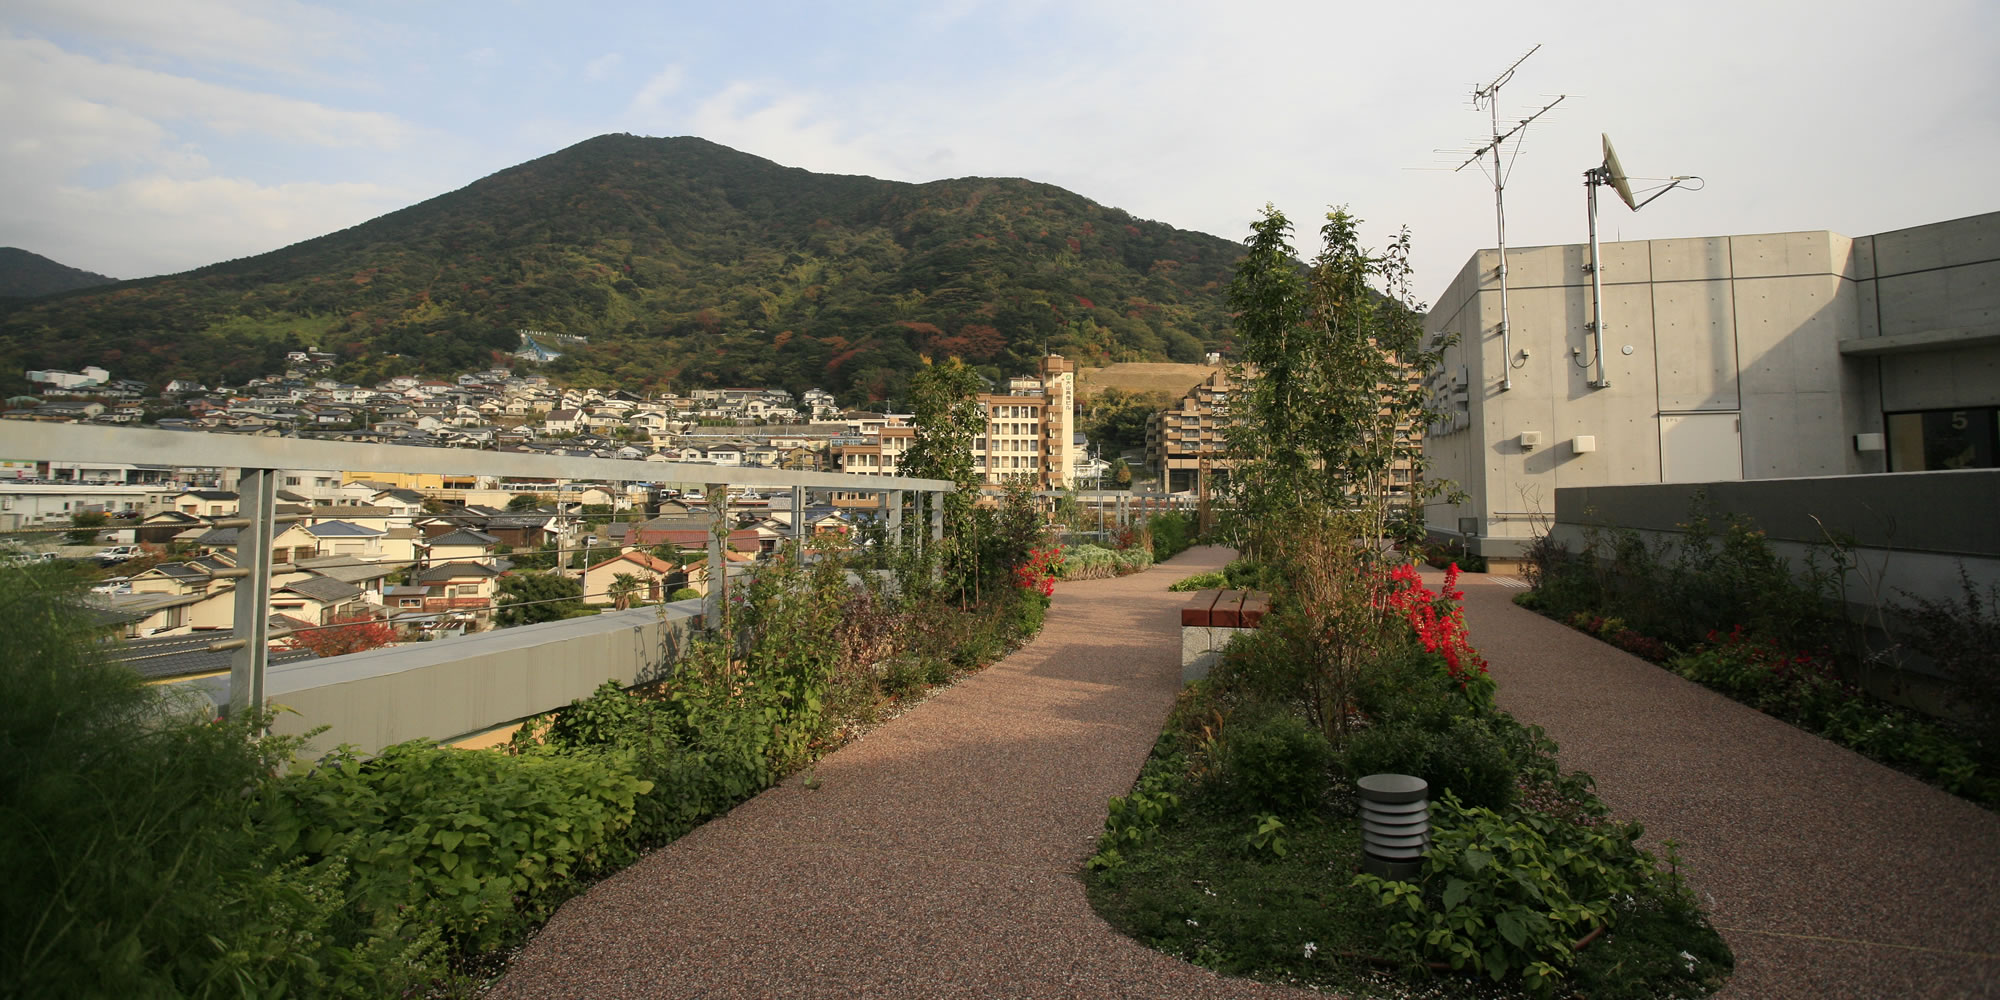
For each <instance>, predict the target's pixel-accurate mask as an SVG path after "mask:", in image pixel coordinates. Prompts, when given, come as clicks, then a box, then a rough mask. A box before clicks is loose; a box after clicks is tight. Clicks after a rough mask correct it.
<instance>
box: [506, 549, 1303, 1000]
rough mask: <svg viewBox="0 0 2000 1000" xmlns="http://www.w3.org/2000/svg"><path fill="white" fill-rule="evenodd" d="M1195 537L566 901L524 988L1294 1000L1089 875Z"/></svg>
mask: <svg viewBox="0 0 2000 1000" xmlns="http://www.w3.org/2000/svg"><path fill="white" fill-rule="evenodd" d="M1229 555H1230V553H1229V552H1228V550H1226V549H1219V548H1197V549H1194V550H1191V551H1189V552H1187V553H1184V554H1182V555H1181V556H1179V557H1177V558H1175V559H1173V560H1171V561H1170V562H1168V563H1166V564H1164V565H1162V566H1157V567H1154V568H1153V569H1151V570H1148V571H1147V572H1144V573H1139V574H1135V575H1132V576H1128V577H1122V578H1119V579H1113V580H1093V581H1085V582H1078V583H1064V584H1060V585H1058V587H1057V589H1056V596H1055V603H1054V605H1053V606H1052V607H1051V608H1050V610H1049V616H1048V622H1047V625H1046V626H1045V628H1044V629H1043V632H1042V634H1041V635H1040V636H1039V637H1038V638H1037V639H1036V640H1035V641H1034V642H1032V643H1030V644H1029V645H1027V646H1026V647H1024V648H1022V649H1020V650H1019V651H1017V652H1015V653H1014V654H1013V655H1012V656H1009V657H1008V658H1006V659H1005V660H1003V661H1001V662H1000V663H997V664H995V665H994V666H992V667H989V668H988V669H986V670H985V671H982V672H980V673H978V674H975V675H973V676H971V677H969V678H967V679H966V680H965V681H963V682H962V683H960V684H958V685H957V686H954V687H952V688H950V689H947V690H945V691H942V692H940V693H939V694H938V695H937V696H936V697H934V698H932V699H931V700H930V701H928V702H926V703H924V704H923V705H920V706H918V707H917V708H915V709H913V710H912V711H910V712H909V713H908V714H906V715H904V716H903V717H901V718H899V719H897V720H895V721H893V722H891V723H889V724H888V725H885V726H883V727H882V728H880V729H877V730H875V731H874V732H872V733H870V734H868V735H867V736H866V737H865V738H863V739H861V740H860V741H858V742H856V743H854V744H852V745H850V746H848V747H846V748H844V749H842V750H840V751H839V752H838V753H835V754H833V755H832V756H830V757H828V758H826V759H825V760H823V761H821V762H820V764H819V765H818V768H817V776H818V779H819V781H820V787H819V788H818V789H816V790H815V789H807V788H805V787H804V786H803V785H802V784H801V783H800V782H799V781H798V780H797V779H794V780H792V781H789V782H787V783H785V784H784V785H782V786H780V787H778V788H774V789H772V790H770V791H768V792H765V793H764V794H762V795H760V796H758V797H756V798H755V799H752V800H751V801H749V802H746V803H744V804H743V805H741V806H739V807H737V808H736V809H735V810H734V811H732V812H731V813H729V814H728V815H727V816H724V817H722V818H720V819H717V820H714V821H712V822H710V823H708V824H707V825H705V826H703V827H701V828H700V829H698V830H696V831H694V832H693V833H690V834H689V835H687V836H686V837H683V838H681V839H680V840H678V841H676V842H674V843H673V844H670V845H668V846H667V847H665V848H662V849H661V850H658V851H655V852H654V853H652V854H651V855H649V856H647V857H646V858H645V859H643V860H641V861H640V862H639V863H638V864H636V865H634V866H632V867H631V868H628V869H626V870H625V871H624V872H622V873H620V874H618V875H617V876H615V877H613V878H611V879H609V880H607V881H605V882H604V883H602V884H600V885H598V886H596V887H595V888H593V889H592V890H591V891H589V892H588V893H586V894H584V895H583V896H581V897H579V898H577V899H574V900H572V901H570V902H569V903H568V904H566V905H565V906H563V907H562V909H561V910H560V911H559V912H557V914H556V915H555V918H554V919H552V920H551V921H550V922H549V924H548V926H547V927H546V928H545V929H544V930H543V931H542V933H541V934H540V935H539V936H537V937H536V938H535V939H534V941H533V942H531V943H530V944H529V945H528V947H527V948H526V949H525V950H524V951H523V953H522V954H521V956H520V957H519V958H518V959H517V960H516V961H515V962H514V964H513V966H512V967H511V968H510V970H509V971H508V974H507V976H506V978H505V979H503V980H502V981H501V982H500V983H499V984H498V985H497V986H496V987H495V988H494V989H493V990H492V992H491V994H490V995H491V996H492V997H495V998H506V1000H511V998H517V997H574V998H585V997H589V998H609V997H703V998H721V997H870V998H888V997H912V998H918V997H921V998H932V997H1036V998H1041V997H1079V998H1084V997H1134V998H1139V997H1145V998H1176V997H1190V998H1192V997H1285V996H1303V995H1305V994H1301V993H1298V992H1296V991H1292V990H1286V989H1280V988H1275V987H1266V986H1260V985H1258V984H1255V983H1250V982H1246V981H1242V980H1230V979H1223V978H1221V977H1218V976H1216V975H1214V974H1213V973H1210V972H1208V971H1207V970H1204V969H1200V968H1197V967H1195V966H1192V965H1188V964H1186V963H1184V962H1180V961H1177V960H1175V959H1172V958H1168V957H1167V956H1165V955H1161V954H1159V953H1157V952H1154V951H1151V950H1149V949H1147V948H1144V947H1142V946H1140V945H1139V944H1137V943H1135V942H1133V941H1131V940H1130V939H1128V938H1126V937H1124V936H1123V935H1120V934H1118V933H1117V932H1116V931H1113V930H1112V929H1111V928H1110V927H1109V926H1108V925H1106V924H1105V923H1104V922H1103V921H1102V920H1100V919H1098V917H1097V915H1096V914H1095V912H1093V911H1092V910H1091V908H1090V903H1089V900H1087V899H1086V898H1085V896H1084V891H1083V885H1082V883H1081V882H1080V881H1079V880H1078V879H1077V877H1076V872H1077V871H1078V870H1079V869H1080V868H1081V867H1082V864H1083V861H1084V859H1086V858H1088V857H1089V856H1090V853H1091V852H1092V850H1093V849H1094V847H1093V844H1094V842H1095V840H1096V837H1097V834H1098V832H1099V831H1100V830H1101V829H1102V827H1103V823H1104V801H1105V799H1106V798H1107V797H1108V796H1111V795H1118V794H1123V793H1124V792H1125V791H1126V790H1128V789H1129V788H1130V787H1131V784H1132V781H1133V780H1134V779H1135V778H1136V777H1137V776H1138V773H1139V767H1140V765H1141V764H1142V763H1144V761H1145V759H1146V755H1147V754H1148V753H1149V752H1150V751H1151V750H1152V746H1153V741H1154V739H1155V738H1156V737H1157V736H1158V735H1159V730H1160V725H1161V723H1162V721H1163V720H1164V719H1165V718H1166V713H1167V710H1168V708H1169V707H1170V706H1171V705H1172V703H1173V699H1174V695H1175V692H1176V691H1177V690H1178V689H1179V686H1180V637H1179V621H1178V618H1177V616H1176V615H1175V614H1174V613H1173V611H1174V609H1175V608H1178V607H1179V606H1180V605H1181V604H1182V603H1184V601H1185V598H1184V597H1183V595H1180V594H1174V593H1169V592H1167V590H1166V586H1167V584H1168V583H1170V582H1172V581H1173V580H1176V579H1179V578H1181V577H1184V576H1188V575H1191V574H1194V573H1198V572H1204V571H1208V570H1214V569H1219V568H1221V567H1222V565H1223V564H1224V563H1225V562H1227V560H1228V557H1229Z"/></svg>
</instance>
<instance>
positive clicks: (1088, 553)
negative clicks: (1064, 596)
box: [1056, 544, 1153, 580]
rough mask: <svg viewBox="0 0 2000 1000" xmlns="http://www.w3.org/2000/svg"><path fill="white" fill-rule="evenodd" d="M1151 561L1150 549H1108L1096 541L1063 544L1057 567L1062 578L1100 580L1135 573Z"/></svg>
mask: <svg viewBox="0 0 2000 1000" xmlns="http://www.w3.org/2000/svg"><path fill="white" fill-rule="evenodd" d="M1151 565H1153V553H1152V552H1150V551H1148V550H1146V549H1142V548H1138V547H1136V546H1135V547H1133V548H1129V549H1107V548H1104V547H1102V546H1098V545H1090V544H1083V545H1065V546H1063V547H1062V564H1061V565H1060V566H1059V567H1058V568H1057V570H1056V578H1057V579H1061V580H1102V579H1104V578H1106V577H1113V576H1125V575H1126V574H1128V573H1137V572H1139V571H1140V570H1143V569H1145V568H1146V567H1148V566H1151Z"/></svg>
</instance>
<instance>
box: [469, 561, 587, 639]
mask: <svg viewBox="0 0 2000 1000" xmlns="http://www.w3.org/2000/svg"><path fill="white" fill-rule="evenodd" d="M582 597H583V584H581V583H578V582H577V581H575V580H572V579H570V578H569V577H566V576H563V575H561V574H559V573H510V574H508V575H506V576H504V577H501V578H500V610H499V613H498V614H496V615H495V616H494V618H493V620H494V622H495V623H496V624H498V625H500V626H501V627H503V628H511V627H512V626H515V625H533V624H535V623H536V622H552V621H560V620H561V619H564V618H573V617H576V616H577V615H580V614H584V613H587V612H589V611H590V609H589V607H588V606H586V605H585V604H584V603H583V601H582Z"/></svg>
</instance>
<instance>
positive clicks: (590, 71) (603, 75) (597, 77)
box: [583, 52, 625, 83]
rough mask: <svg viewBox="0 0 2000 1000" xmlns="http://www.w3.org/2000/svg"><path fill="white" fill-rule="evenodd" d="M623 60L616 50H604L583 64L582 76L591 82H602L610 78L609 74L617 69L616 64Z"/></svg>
mask: <svg viewBox="0 0 2000 1000" xmlns="http://www.w3.org/2000/svg"><path fill="white" fill-rule="evenodd" d="M624 61H625V57H624V56H622V55H620V54H618V53H616V52H606V53H605V54H603V55H601V56H598V57H597V58H595V59H592V60H591V61H589V62H587V63H585V64H584V65H583V78H584V79H586V80H589V81H591V82H593V83H602V82H604V81H605V80H608V79H610V78H611V74H612V73H615V72H617V71H618V64H619V63H621V62H624Z"/></svg>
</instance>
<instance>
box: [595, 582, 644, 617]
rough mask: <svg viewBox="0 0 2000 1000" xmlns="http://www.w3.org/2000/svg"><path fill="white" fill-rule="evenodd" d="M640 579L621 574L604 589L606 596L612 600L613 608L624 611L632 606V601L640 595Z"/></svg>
mask: <svg viewBox="0 0 2000 1000" xmlns="http://www.w3.org/2000/svg"><path fill="white" fill-rule="evenodd" d="M639 587H640V584H639V578H638V577H636V576H633V575H632V574H630V573H620V574H618V575H617V576H616V577H614V578H613V579H612V581H611V586H609V587H606V588H604V593H605V596H607V597H609V598H611V606H612V607H614V608H616V609H618V610H619V611H623V610H625V609H626V608H629V607H631V606H632V599H633V598H634V597H635V596H637V595H638V593H639Z"/></svg>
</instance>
